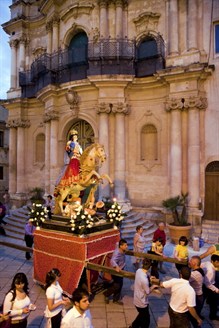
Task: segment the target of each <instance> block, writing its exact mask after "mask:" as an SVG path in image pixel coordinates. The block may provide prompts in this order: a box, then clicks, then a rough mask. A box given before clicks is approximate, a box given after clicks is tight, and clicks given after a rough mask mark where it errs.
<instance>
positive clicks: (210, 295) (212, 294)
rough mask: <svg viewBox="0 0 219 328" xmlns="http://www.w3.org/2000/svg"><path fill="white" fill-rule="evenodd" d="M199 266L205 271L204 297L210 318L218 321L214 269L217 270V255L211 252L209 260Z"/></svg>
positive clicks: (218, 259) (218, 261)
mask: <svg viewBox="0 0 219 328" xmlns="http://www.w3.org/2000/svg"><path fill="white" fill-rule="evenodd" d="M201 267H202V269H203V271H204V273H205V279H204V284H205V287H206V288H204V297H205V298H206V301H207V303H208V304H209V308H210V313H209V319H210V320H217V321H219V316H218V315H217V303H218V300H219V288H218V285H217V283H216V271H217V270H219V255H216V254H213V255H212V256H211V262H210V261H208V262H204V263H202V264H201Z"/></svg>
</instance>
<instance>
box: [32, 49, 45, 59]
mask: <svg viewBox="0 0 219 328" xmlns="http://www.w3.org/2000/svg"><path fill="white" fill-rule="evenodd" d="M45 52H46V48H44V47H37V48H34V49H33V50H32V54H33V56H34V58H38V57H39V56H41V55H42V54H44V53H45Z"/></svg>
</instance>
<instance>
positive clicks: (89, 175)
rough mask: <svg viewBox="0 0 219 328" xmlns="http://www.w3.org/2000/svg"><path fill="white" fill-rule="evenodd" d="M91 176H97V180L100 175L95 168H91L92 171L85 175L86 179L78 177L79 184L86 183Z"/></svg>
mask: <svg viewBox="0 0 219 328" xmlns="http://www.w3.org/2000/svg"><path fill="white" fill-rule="evenodd" d="M92 176H96V178H97V179H98V180H100V179H101V176H100V175H99V174H98V173H97V172H96V171H95V170H92V171H91V172H90V173H89V174H88V175H87V176H86V179H85V180H83V179H80V184H81V185H86V184H87V183H88V182H89V181H90V179H91V178H92Z"/></svg>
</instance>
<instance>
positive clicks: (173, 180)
mask: <svg viewBox="0 0 219 328" xmlns="http://www.w3.org/2000/svg"><path fill="white" fill-rule="evenodd" d="M181 106H182V103H181V100H179V99H170V100H169V101H168V102H167V106H166V110H167V111H171V123H170V124H171V126H170V196H171V197H174V196H177V195H180V194H181V191H182V126H181V112H180V109H181Z"/></svg>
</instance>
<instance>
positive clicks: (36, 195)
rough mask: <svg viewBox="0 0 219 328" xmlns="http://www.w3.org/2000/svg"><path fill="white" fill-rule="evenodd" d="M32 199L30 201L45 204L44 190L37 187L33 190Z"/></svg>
mask: <svg viewBox="0 0 219 328" xmlns="http://www.w3.org/2000/svg"><path fill="white" fill-rule="evenodd" d="M30 193H31V197H30V200H31V201H32V202H34V203H41V204H42V203H44V202H45V201H44V198H43V194H44V190H43V189H42V188H40V187H35V188H33V189H32V190H31V191H30Z"/></svg>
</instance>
